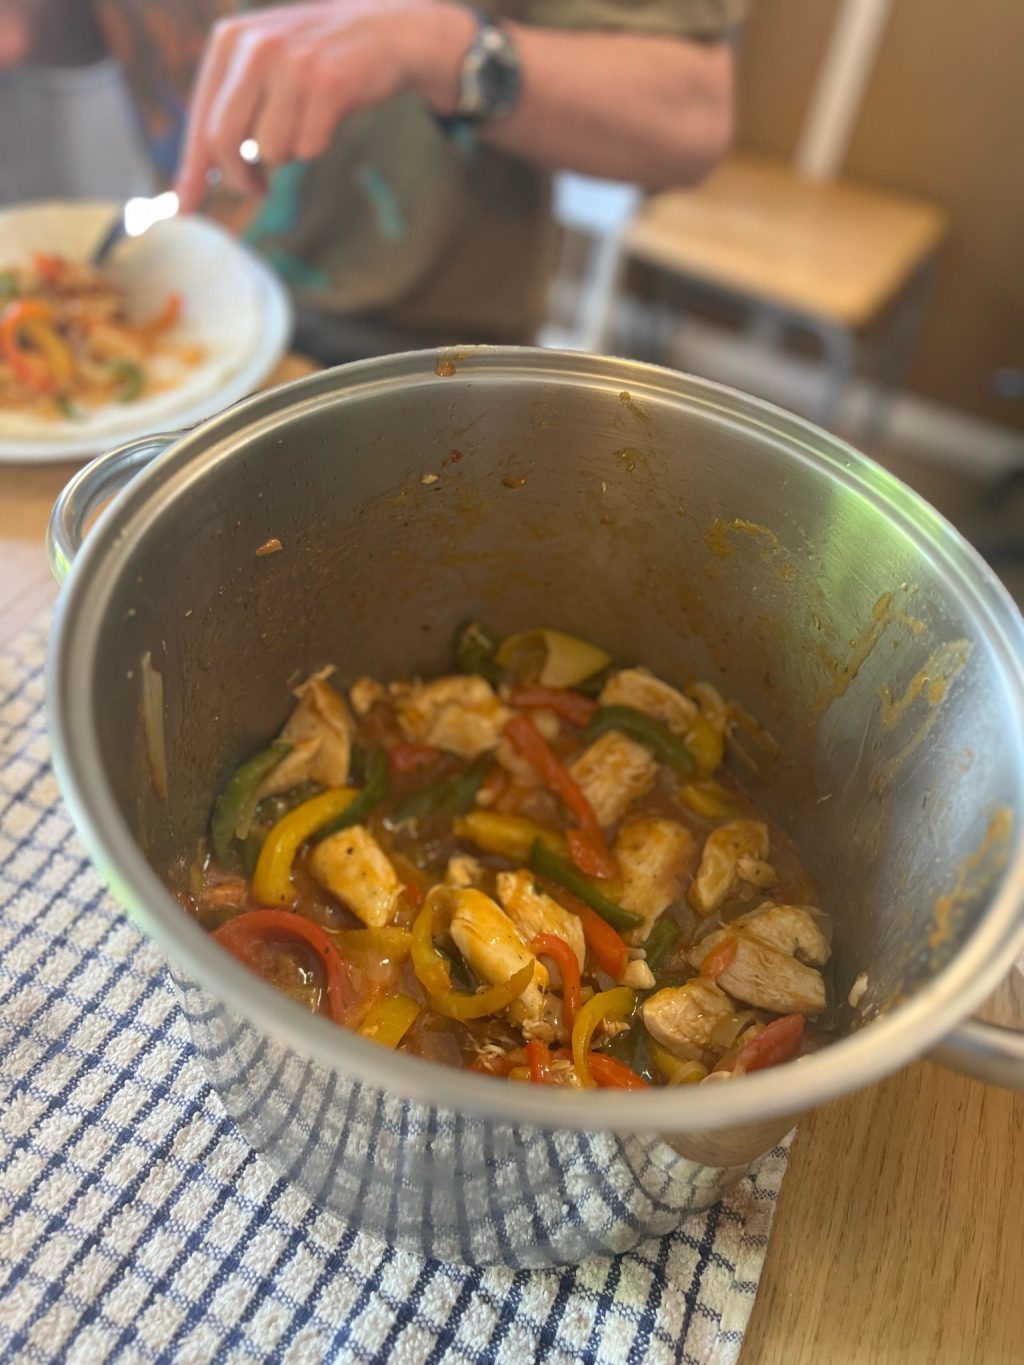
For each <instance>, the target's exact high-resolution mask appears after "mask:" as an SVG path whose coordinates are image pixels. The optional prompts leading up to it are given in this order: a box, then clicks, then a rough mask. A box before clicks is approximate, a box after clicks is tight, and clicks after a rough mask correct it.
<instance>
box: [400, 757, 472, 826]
mask: <svg viewBox="0 0 1024 1365" xmlns="http://www.w3.org/2000/svg"><path fill="white" fill-rule="evenodd" d="M488 767H489V764H488V763H486V762H484V763H474V765H473V767H472V768H469V769H468V770H467V771H466V772H464V773H455V774H454V775H453V776H452V777H446V778H445V779H444V780H443V781H441V782H435V783H434V784H433V786H430V787H423V788H422V789H421V790H420V791H418V792H413V793H412V794H411V795H410V796H407V797H406V798H405V800H404V801H400V802H399V803H398V805H397V806H396V807H395V811H394V816H393V818H394V819H395V820H397V821H398V822H401V821H403V820H419V819H422V817H423V816H425V815H435V814H444V815H465V813H466V811H468V810H469V809H470V808H471V807H472V805H473V802H474V801H475V800H476V794H477V792H478V791H479V790H480V786H481V783H482V782H483V780H484V778H485V777H486V776H487V769H488Z"/></svg>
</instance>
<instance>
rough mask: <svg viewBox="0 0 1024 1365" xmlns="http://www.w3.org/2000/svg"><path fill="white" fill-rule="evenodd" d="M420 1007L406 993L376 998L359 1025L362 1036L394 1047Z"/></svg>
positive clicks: (415, 1016)
mask: <svg viewBox="0 0 1024 1365" xmlns="http://www.w3.org/2000/svg"><path fill="white" fill-rule="evenodd" d="M419 1012H420V1007H419V1005H417V1003H416V1001H415V1000H411V999H410V998H409V996H407V995H391V996H388V997H387V998H386V999H384V1000H378V1001H377V1003H376V1004H375V1005H373V1006H372V1007H371V1009H370V1012H369V1013H368V1014H367V1016H366V1018H365V1019H364V1020H363V1022H362V1023H361V1024H360V1025H359V1032H360V1034H361V1036H362V1037H363V1038H369V1039H370V1040H371V1041H372V1042H374V1043H380V1044H381V1045H382V1046H383V1047H390V1048H396V1047H397V1046H398V1044H399V1043H400V1042H401V1041H402V1039H403V1038H404V1037H405V1035H406V1034H407V1033H408V1031H409V1029H410V1028H412V1026H413V1024H414V1023H415V1022H416V1018H417V1016H418V1014H419Z"/></svg>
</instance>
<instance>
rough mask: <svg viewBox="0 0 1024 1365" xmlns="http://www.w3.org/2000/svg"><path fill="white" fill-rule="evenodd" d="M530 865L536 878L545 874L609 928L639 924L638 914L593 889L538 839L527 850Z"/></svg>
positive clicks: (629, 926) (629, 927)
mask: <svg viewBox="0 0 1024 1365" xmlns="http://www.w3.org/2000/svg"><path fill="white" fill-rule="evenodd" d="M530 868H531V870H532V871H534V872H536V874H537V876H538V877H548V878H550V879H551V881H553V882H558V884H559V885H560V886H564V887H565V889H566V891H571V892H572V894H573V895H574V896H577V897H578V898H579V899H580V900H581V901H582V902H583V903H584V905H589V906H590V908H591V910H593V911H595V912H596V913H597V914H598V915H600V916H601V918H602V919H603V920H605V921H606V922H607V923H608V924H610V925H611V926H612V928H613V929H619V930H623V929H635V928H636V926H637V925H638V924H641V923H643V920H642V918H641V916H640V915H634V914H633V912H632V910H623V908H622V906H621V905H616V904H615V902H614V901H612V900H609V899H608V897H607V896H605V895H604V894H603V893H602V892H601V891H599V890H598V889H597V887H596V886H595V885H594V883H593V882H592V881H591V880H590V878H589V877H585V876H584V875H583V873H582V872H579V871H577V869H576V868H575V867H573V866H572V865H571V864H570V863H567V862H564V861H563V860H562V859H561V858H559V856H558V855H557V853H552V852H551V850H550V849H549V848H547V847H546V845H545V844H543V843H542V842H541V840H540V839H534V841H533V846H532V847H531V849H530Z"/></svg>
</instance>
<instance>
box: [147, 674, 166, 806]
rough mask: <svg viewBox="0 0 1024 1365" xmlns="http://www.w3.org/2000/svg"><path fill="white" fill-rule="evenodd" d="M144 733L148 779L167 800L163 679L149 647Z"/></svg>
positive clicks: (158, 794) (155, 789) (162, 797)
mask: <svg viewBox="0 0 1024 1365" xmlns="http://www.w3.org/2000/svg"><path fill="white" fill-rule="evenodd" d="M142 732H143V735H144V737H145V741H146V758H147V760H148V762H149V779H150V781H151V782H152V784H153V790H154V791H155V792H156V794H157V796H158V797H159V798H160V800H161V801H166V800H167V744H166V741H165V738H164V680H163V678H162V677H161V676H160V674H159V673H158V672H157V670H156V669H155V668H154V667H153V656H152V655H151V654H150V652H149V650H148V649H147V650H146V652H145V654H143V656H142Z"/></svg>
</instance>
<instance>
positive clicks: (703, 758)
mask: <svg viewBox="0 0 1024 1365" xmlns="http://www.w3.org/2000/svg"><path fill="white" fill-rule="evenodd" d="M686 747H687V749H688V750H689V751H690V755H691V757H692V758H693V760H694V762H695V763H696V765H697V771H698V772H699V773H700V774H701V775H702V776H704V777H710V776H711V774H712V773H713V772H714V771H715V769H716V768H717V767H718V765H719V764H720V763H721V761H722V755H723V753H724V752H725V736H724V735H723V734H722V732H721V730H718V729H716V728H715V726H713V725H712V724H711V722H710V721H709V720H708V719H707V717H706V716H698V717H697V719H696V720H695V721H694V722H693V724H692V725H691V726H690V728H689V730H687V732H686Z"/></svg>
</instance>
